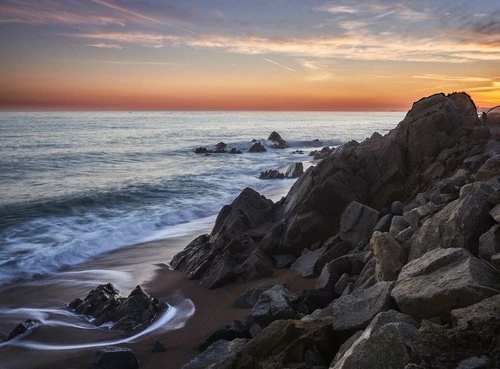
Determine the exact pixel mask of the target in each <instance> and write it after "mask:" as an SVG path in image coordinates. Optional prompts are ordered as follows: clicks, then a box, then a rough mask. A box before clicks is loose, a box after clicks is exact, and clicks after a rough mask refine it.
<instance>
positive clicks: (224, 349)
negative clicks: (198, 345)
mask: <svg viewBox="0 0 500 369" xmlns="http://www.w3.org/2000/svg"><path fill="white" fill-rule="evenodd" d="M247 342H248V339H245V338H236V339H234V340H231V341H227V340H219V341H216V342H214V343H213V344H211V345H210V346H209V347H208V348H207V349H206V350H205V351H203V352H202V353H201V354H199V355H198V356H196V357H194V358H193V359H192V360H191V361H189V362H188V363H187V364H184V365H183V366H182V368H181V369H215V368H220V367H221V365H222V363H224V361H226V360H228V359H229V358H231V357H232V356H234V355H236V354H237V353H238V352H240V351H241V350H242V349H243V348H244V347H245V345H246V344H247Z"/></svg>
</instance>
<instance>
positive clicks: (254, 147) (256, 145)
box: [248, 142, 267, 152]
mask: <svg viewBox="0 0 500 369" xmlns="http://www.w3.org/2000/svg"><path fill="white" fill-rule="evenodd" d="M266 151H267V150H266V148H265V147H264V146H263V145H262V144H261V143H260V142H255V143H254V144H253V145H252V146H250V148H249V149H248V152H266Z"/></svg>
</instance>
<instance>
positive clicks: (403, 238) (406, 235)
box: [394, 227, 415, 244]
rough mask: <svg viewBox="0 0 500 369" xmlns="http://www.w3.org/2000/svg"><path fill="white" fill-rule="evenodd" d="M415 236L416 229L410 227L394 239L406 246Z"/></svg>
mask: <svg viewBox="0 0 500 369" xmlns="http://www.w3.org/2000/svg"><path fill="white" fill-rule="evenodd" d="M414 234H415V229H413V228H412V227H408V228H405V229H403V230H402V231H401V232H399V233H398V234H397V235H396V237H394V238H395V239H396V241H398V242H400V243H402V244H404V243H405V242H406V241H409V240H410V239H411V238H412V236H413V235H414Z"/></svg>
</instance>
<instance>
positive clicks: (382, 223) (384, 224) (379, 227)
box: [373, 214, 393, 232]
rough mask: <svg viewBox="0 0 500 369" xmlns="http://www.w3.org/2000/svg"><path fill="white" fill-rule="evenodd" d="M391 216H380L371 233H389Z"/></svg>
mask: <svg viewBox="0 0 500 369" xmlns="http://www.w3.org/2000/svg"><path fill="white" fill-rule="evenodd" d="M392 217H393V215H392V214H386V215H384V216H382V217H381V218H380V219H379V220H378V221H377V223H376V224H375V227H373V232H377V231H378V232H389V228H390V227H391V222H392Z"/></svg>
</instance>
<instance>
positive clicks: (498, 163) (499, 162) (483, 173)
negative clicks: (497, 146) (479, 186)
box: [476, 154, 500, 181]
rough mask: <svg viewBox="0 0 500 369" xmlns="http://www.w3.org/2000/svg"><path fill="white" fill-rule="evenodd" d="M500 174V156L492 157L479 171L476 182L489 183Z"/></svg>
mask: <svg viewBox="0 0 500 369" xmlns="http://www.w3.org/2000/svg"><path fill="white" fill-rule="evenodd" d="M498 173H500V154H497V155H495V156H492V157H491V158H489V159H488V160H486V162H485V163H484V164H483V165H482V166H481V168H479V169H478V171H477V174H476V181H487V180H488V179H490V178H493V177H495V176H497V175H498Z"/></svg>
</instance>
